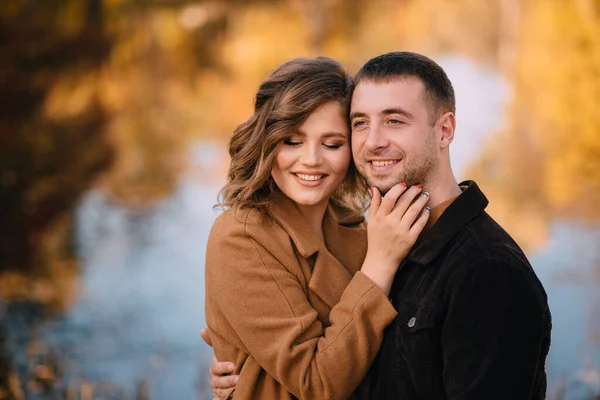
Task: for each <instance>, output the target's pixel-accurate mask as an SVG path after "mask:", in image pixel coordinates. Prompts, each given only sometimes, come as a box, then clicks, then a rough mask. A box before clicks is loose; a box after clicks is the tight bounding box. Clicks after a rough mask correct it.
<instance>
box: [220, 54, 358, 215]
mask: <svg viewBox="0 0 600 400" xmlns="http://www.w3.org/2000/svg"><path fill="white" fill-rule="evenodd" d="M352 90H353V80H352V77H351V76H350V75H349V74H348V73H347V72H346V71H345V70H344V68H343V67H342V66H341V64H340V63H338V62H337V61H335V60H332V59H330V58H326V57H317V58H314V59H312V58H295V59H292V60H290V61H287V62H286V63H284V64H283V65H281V66H280V67H279V68H277V69H276V70H275V71H274V72H273V73H272V74H271V75H270V76H269V77H268V78H267V79H266V80H265V81H263V83H262V84H261V85H260V87H259V89H258V93H257V94H256V98H255V102H254V114H253V115H252V116H251V117H250V119H248V120H247V121H246V122H244V123H243V124H241V125H239V126H238V127H237V128H236V129H235V130H234V133H233V137H232V138H231V140H230V142H229V155H230V157H231V164H230V166H229V172H228V183H227V184H226V185H225V186H224V187H223V189H222V190H221V192H220V193H219V203H218V204H217V207H218V208H221V209H234V210H238V209H240V208H242V207H249V208H253V209H257V210H258V211H259V212H260V213H261V214H263V215H269V208H268V205H269V201H270V200H271V199H272V198H273V195H274V194H275V193H278V192H280V191H279V188H278V187H277V185H276V184H275V182H274V180H273V178H272V177H271V169H272V168H273V163H274V160H275V156H276V151H277V148H278V146H279V144H280V143H281V142H283V140H284V139H286V138H287V137H289V136H290V135H291V134H292V133H293V132H295V131H296V130H297V129H298V128H299V127H300V125H302V123H303V122H304V121H305V120H306V119H307V118H308V116H309V115H310V114H311V113H312V112H313V111H315V110H316V109H317V108H319V107H320V106H322V105H323V104H326V103H328V102H331V101H337V102H339V104H340V105H341V106H342V109H343V111H344V113H345V115H346V116H347V115H348V114H349V107H350V99H351V96H352ZM347 122H348V123H349V121H347ZM366 192H367V184H366V182H365V181H364V179H363V178H362V177H361V176H360V175H359V174H358V171H357V170H356V167H355V165H354V163H353V162H352V161H351V162H350V167H349V169H348V173H347V175H346V177H345V179H344V181H343V182H342V184H341V185H340V186H339V187H338V188H337V189H336V191H335V192H334V193H333V194H332V196H331V200H332V201H333V202H334V203H336V204H337V205H339V206H342V207H345V208H348V209H349V211H355V212H363V211H364V207H365V203H364V201H365V198H366Z"/></svg>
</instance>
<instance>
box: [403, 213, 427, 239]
mask: <svg viewBox="0 0 600 400" xmlns="http://www.w3.org/2000/svg"><path fill="white" fill-rule="evenodd" d="M430 215H431V212H430V209H429V207H425V208H424V209H423V212H422V213H421V214H420V215H419V218H417V220H416V221H415V223H414V224H412V226H411V227H410V229H409V231H408V233H409V235H410V236H411V238H412V239H414V240H416V239H417V237H418V236H419V235H420V234H421V232H422V231H423V228H425V225H426V224H427V221H428V220H429V216H430Z"/></svg>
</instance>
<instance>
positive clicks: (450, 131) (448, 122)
mask: <svg viewBox="0 0 600 400" xmlns="http://www.w3.org/2000/svg"><path fill="white" fill-rule="evenodd" d="M438 123H439V124H440V125H439V126H440V132H441V136H440V147H441V148H442V149H445V148H447V147H448V146H450V143H452V141H453V140H454V130H455V129H456V118H454V113H452V112H450V111H448V112H447V113H445V114H444V115H442V116H441V117H440V119H439V120H438Z"/></svg>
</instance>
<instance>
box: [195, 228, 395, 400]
mask: <svg viewBox="0 0 600 400" xmlns="http://www.w3.org/2000/svg"><path fill="white" fill-rule="evenodd" d="M211 236H212V237H211V238H210V239H209V243H208V248H207V258H206V285H207V296H208V297H210V301H211V303H212V304H213V307H215V308H216V309H217V310H218V312H219V314H221V315H222V316H223V317H224V318H225V319H226V321H227V324H228V325H230V326H231V327H232V328H233V330H234V331H235V334H236V335H237V337H238V338H239V340H240V341H241V343H243V346H244V347H245V349H244V351H247V353H248V354H249V355H250V356H252V357H253V358H254V359H255V360H256V361H257V362H258V363H259V364H260V366H261V367H262V368H263V369H264V370H265V371H266V372H267V373H268V374H269V375H271V376H272V377H273V378H274V379H275V380H277V381H278V382H279V383H280V384H281V385H283V386H284V387H285V388H286V390H288V391H289V392H290V393H292V394H293V395H294V396H296V397H297V398H299V399H346V398H348V397H349V396H350V395H351V394H352V393H353V392H354V390H355V389H356V387H357V386H358V384H359V383H360V382H361V381H362V379H363V378H364V377H365V375H366V373H367V370H368V368H369V366H370V365H371V363H372V361H373V358H374V357H375V354H376V353H377V351H378V350H379V347H380V345H381V341H382V337H383V331H384V328H385V327H386V326H387V325H389V324H390V323H391V322H392V320H393V319H394V318H395V316H396V311H395V310H394V308H393V306H392V305H391V303H390V301H389V299H388V298H387V297H386V296H385V295H384V294H383V292H381V290H379V288H378V287H377V286H375V285H374V283H373V282H372V281H371V280H370V279H369V278H367V277H366V276H365V275H363V274H362V273H360V272H358V273H357V274H356V275H355V276H354V278H353V279H352V280H351V282H350V284H349V285H348V287H347V288H346V290H345V291H344V293H343V294H342V296H341V299H340V301H339V303H338V304H337V305H336V306H335V307H334V308H333V309H332V310H331V313H330V326H329V327H327V328H324V327H323V326H322V324H321V322H320V321H319V320H318V318H317V312H316V311H315V310H314V309H313V308H312V307H311V304H310V303H309V301H308V298H307V294H306V293H305V291H304V289H303V286H302V285H301V284H300V282H299V281H298V278H297V277H296V274H295V273H294V272H293V271H294V269H293V268H292V269H290V266H287V267H288V268H286V266H284V265H282V264H281V263H280V262H278V261H277V259H276V258H275V257H273V256H272V255H271V254H270V253H269V252H267V251H266V250H265V248H264V247H263V246H261V244H260V243H259V242H257V241H256V240H255V239H254V238H252V237H250V236H248V235H247V234H246V233H245V230H244V229H243V226H241V227H240V229H228V230H226V232H225V233H221V234H218V235H213V234H212V233H211ZM217 329H218V327H217Z"/></svg>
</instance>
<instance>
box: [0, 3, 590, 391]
mask: <svg viewBox="0 0 600 400" xmlns="http://www.w3.org/2000/svg"><path fill="white" fill-rule="evenodd" d="M392 50H412V51H417V52H420V53H423V54H426V55H428V56H430V57H432V58H433V59H435V60H436V61H438V62H439V64H440V65H442V66H443V67H444V68H445V69H446V71H447V72H448V74H449V76H450V78H451V80H452V81H453V83H454V85H455V89H456V92H457V109H458V111H457V121H458V128H457V134H456V140H455V142H454V143H453V145H452V147H451V149H452V150H451V156H452V159H453V163H454V166H455V173H456V175H457V176H458V177H459V178H461V179H467V178H469V179H475V180H477V181H478V182H479V183H480V185H481V186H482V187H483V189H484V191H485V192H486V194H487V195H488V197H489V198H490V200H491V205H490V207H489V211H490V213H491V214H492V215H493V216H494V217H495V218H496V219H497V220H498V221H499V222H500V223H501V224H503V225H504V226H505V227H506V228H507V230H508V231H509V232H510V233H511V234H512V235H513V236H514V237H515V238H516V240H517V241H518V242H519V244H520V245H521V246H522V247H523V248H524V249H525V250H526V252H527V253H528V255H529V257H530V259H531V261H532V264H533V266H534V268H535V269H536V271H537V273H538V275H539V276H540V278H541V279H542V281H543V283H544V285H545V287H546V289H547V292H548V295H549V301H550V306H551V308H552V312H553V317H554V326H553V337H552V348H551V353H550V356H549V359H548V363H547V370H548V377H549V392H548V398H549V399H599V398H600V373H599V372H598V367H599V366H600V290H598V289H599V288H600V207H599V205H600V100H599V99H600V0H487V1H482V0H429V1H416V0H403V1H400V0H398V1H392V0H355V1H351V2H349V1H342V0H304V1H301V0H271V1H269V0H263V1H259V0H256V1H249V0H246V1H244V0H222V1H203V0H194V1H192V0H135V1H134V0H61V1H59V0H2V1H1V2H0V400H4V399H11V400H13V399H14V400H19V399H73V400H75V399H82V400H83V399H174V398H177V399H210V398H212V397H211V395H210V390H209V383H208V379H207V377H208V366H209V361H210V357H211V355H212V352H211V351H210V349H209V348H208V347H207V346H206V345H204V344H203V343H202V341H201V339H200V336H199V331H200V329H201V328H202V327H203V326H205V322H204V282H203V274H204V272H203V271H204V267H203V265H204V249H205V244H206V239H207V235H208V232H209V229H210V226H211V224H212V222H213V220H214V218H215V216H216V215H217V214H216V212H215V211H213V209H212V206H213V205H214V204H215V202H216V195H217V192H218V190H219V188H220V187H221V186H222V185H223V183H224V179H225V173H226V169H227V164H228V156H227V154H226V144H227V141H228V139H229V137H230V135H231V133H232V130H233V128H234V127H235V126H236V125H237V124H239V123H241V122H243V121H244V120H245V119H246V118H247V117H248V116H249V115H250V112H251V110H252V100H253V96H254V93H255V91H256V89H257V87H258V85H259V83H260V82H261V80H262V79H263V78H264V77H265V76H266V75H267V74H268V73H269V72H270V71H271V70H273V69H274V68H275V67H276V66H277V65H279V64H280V63H282V62H283V61H285V60H287V59H289V58H292V57H297V56H317V55H327V56H329V57H333V58H335V59H337V60H340V61H341V62H342V63H343V64H344V65H345V66H346V67H347V68H348V70H349V71H350V72H352V73H355V72H356V71H357V70H358V69H359V68H360V66H361V65H362V64H363V63H364V62H365V61H366V60H368V59H369V58H370V57H373V56H375V55H378V54H381V53H384V52H388V51H392ZM507 384H510V383H509V382H507Z"/></svg>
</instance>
